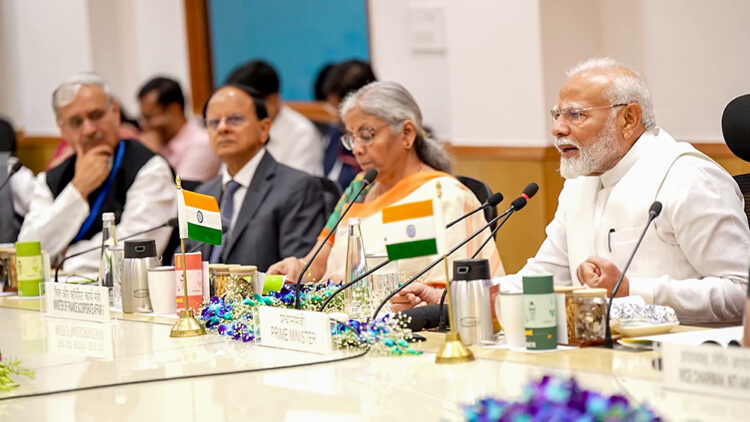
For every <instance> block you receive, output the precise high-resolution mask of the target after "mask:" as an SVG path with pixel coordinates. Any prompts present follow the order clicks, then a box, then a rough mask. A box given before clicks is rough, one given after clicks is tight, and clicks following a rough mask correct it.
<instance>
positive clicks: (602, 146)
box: [555, 115, 620, 179]
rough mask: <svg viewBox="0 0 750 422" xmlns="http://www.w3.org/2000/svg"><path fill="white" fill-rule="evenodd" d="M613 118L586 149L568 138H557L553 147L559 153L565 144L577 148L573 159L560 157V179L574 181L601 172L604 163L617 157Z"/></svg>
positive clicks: (618, 149)
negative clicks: (579, 177)
mask: <svg viewBox="0 0 750 422" xmlns="http://www.w3.org/2000/svg"><path fill="white" fill-rule="evenodd" d="M615 116H616V115H613V116H611V117H610V119H609V121H608V122H607V125H606V126H605V127H604V128H602V130H601V132H599V135H597V136H596V138H595V139H594V140H593V141H592V142H591V143H589V145H588V146H586V147H583V146H582V145H581V144H580V143H578V142H576V141H574V140H573V139H570V138H557V140H555V147H556V148H557V150H558V151H560V152H562V150H560V146H561V145H565V144H569V145H574V146H575V147H576V148H578V155H576V156H575V157H571V158H563V157H560V175H561V176H562V177H564V178H566V179H574V178H576V177H578V176H587V175H590V174H592V173H598V172H602V171H603V170H604V169H603V167H604V166H605V165H606V163H607V162H609V161H610V160H612V158H613V157H616V156H618V155H619V153H620V143H619V142H618V141H617V132H616V129H615V119H614V117H615Z"/></svg>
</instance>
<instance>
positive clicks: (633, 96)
mask: <svg viewBox="0 0 750 422" xmlns="http://www.w3.org/2000/svg"><path fill="white" fill-rule="evenodd" d="M609 70H619V71H620V74H619V75H617V76H616V77H615V78H614V80H613V81H612V86H611V87H610V88H609V89H608V90H607V92H606V93H605V95H606V96H607V98H608V99H609V101H610V102H611V104H630V103H636V104H639V105H640V106H641V110H642V116H641V123H643V126H645V127H646V129H648V130H652V129H654V128H655V127H656V118H655V117H654V105H653V103H652V101H651V92H650V91H649V89H648V85H646V81H645V79H643V77H642V76H641V75H640V73H638V72H637V71H636V70H635V69H633V68H631V67H630V66H627V65H625V64H622V63H619V62H617V61H615V60H613V59H610V58H609V57H601V58H593V59H589V60H586V61H584V62H581V63H578V64H577V65H576V66H575V67H573V68H572V69H570V70H569V71H568V73H567V76H568V78H570V77H572V76H574V75H577V74H579V73H581V72H586V71H609Z"/></svg>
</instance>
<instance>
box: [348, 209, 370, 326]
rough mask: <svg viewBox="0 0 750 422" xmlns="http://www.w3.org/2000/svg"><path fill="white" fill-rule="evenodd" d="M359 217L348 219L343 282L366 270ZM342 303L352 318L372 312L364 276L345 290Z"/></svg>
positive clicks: (367, 281)
mask: <svg viewBox="0 0 750 422" xmlns="http://www.w3.org/2000/svg"><path fill="white" fill-rule="evenodd" d="M359 224H360V221H359V218H350V219H349V239H348V240H349V241H348V244H347V247H346V273H345V274H344V283H349V282H350V281H352V280H354V279H356V278H358V277H359V276H361V275H362V274H364V273H366V272H367V261H366V260H365V247H364V243H363V242H362V232H361V231H360V229H359ZM344 305H345V307H346V313H347V314H349V317H350V318H352V319H358V320H363V319H367V317H369V316H370V314H371V313H372V300H371V296H370V281H369V280H368V279H367V278H365V279H363V280H360V281H358V282H357V283H355V284H354V285H353V286H351V287H349V288H348V289H346V291H345V296H344Z"/></svg>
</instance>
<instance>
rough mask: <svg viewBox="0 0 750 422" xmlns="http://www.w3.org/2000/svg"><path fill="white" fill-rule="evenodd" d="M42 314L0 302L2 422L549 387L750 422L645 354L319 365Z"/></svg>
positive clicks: (451, 404)
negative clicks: (15, 363)
mask: <svg viewBox="0 0 750 422" xmlns="http://www.w3.org/2000/svg"><path fill="white" fill-rule="evenodd" d="M39 307H40V304H39V300H38V299H22V298H18V297H12V296H3V297H0V351H2V353H3V357H4V358H9V357H17V358H20V359H22V360H23V363H24V365H25V366H28V367H31V368H33V369H34V370H35V371H36V376H35V378H34V379H26V378H17V381H20V382H21V386H20V387H18V388H16V389H14V390H12V391H10V392H0V420H2V421H16V420H19V421H42V420H55V421H66V420H76V421H89V420H91V421H99V420H112V421H130V420H138V421H150V420H180V421H225V420H235V419H240V418H241V419H242V420H247V419H250V418H252V419H254V420H264V421H265V420H284V421H286V420H306V421H310V420H313V421H314V420H325V421H338V420H342V421H343V420H346V421H358V420H412V421H413V420H462V419H463V418H464V414H463V406H464V405H466V404H471V403H474V402H475V401H476V400H477V399H479V398H483V397H490V396H491V397H497V398H503V399H517V398H519V397H521V395H522V394H523V390H524V386H525V385H526V383H527V382H528V381H530V380H537V379H539V378H541V377H542V376H544V375H547V374H551V375H559V376H562V377H570V376H572V377H575V379H576V380H577V381H578V382H579V383H580V384H581V386H582V387H583V388H586V389H589V390H595V391H598V392H601V393H604V394H621V395H624V396H625V397H627V398H628V399H629V400H630V401H631V403H645V404H647V405H648V406H649V407H651V408H652V409H653V410H654V411H655V412H656V413H657V414H658V415H660V416H661V417H663V418H664V419H665V420H747V419H748V418H750V400H737V399H730V398H726V397H720V396H711V395H705V394H694V393H687V392H682V391H675V390H673V389H669V388H668V387H667V386H665V385H664V384H663V375H662V373H661V372H660V370H659V369H657V368H658V365H655V362H656V361H658V358H659V353H658V352H655V351H642V352H631V351H622V350H609V349H604V348H581V349H577V348H568V349H565V350H557V351H551V352H536V353H532V352H525V351H514V350H507V349H502V348H499V347H478V346H471V348H472V350H473V352H474V354H475V357H476V360H474V361H473V362H468V363H459V364H442V365H438V364H436V363H435V362H434V361H435V353H436V352H437V351H438V349H439V348H440V346H441V345H442V342H443V338H444V335H443V334H440V333H423V334H424V336H425V337H426V338H427V341H425V342H421V343H416V344H415V346H414V347H415V348H416V349H418V350H421V351H423V353H422V354H420V355H403V356H372V355H365V356H361V353H360V352H359V351H357V350H339V351H335V352H334V353H333V354H326V355H320V354H314V353H304V352H295V351H290V350H282V349H274V348H268V347H262V346H260V345H257V344H253V343H243V342H241V341H235V340H232V339H230V338H227V337H224V336H219V335H216V334H214V333H209V334H207V335H205V336H200V337H193V338H185V339H175V338H170V337H169V333H170V328H171V325H172V324H173V322H174V319H172V318H168V317H158V316H149V315H147V314H120V313H113V317H114V319H113V320H112V321H111V322H108V323H97V322H84V321H76V320H69V319H61V318H53V317H49V316H46V315H45V314H43V313H41V312H40V311H39ZM679 328H680V329H681V330H683V331H684V330H690V329H692V328H690V327H679Z"/></svg>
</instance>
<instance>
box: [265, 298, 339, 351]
mask: <svg viewBox="0 0 750 422" xmlns="http://www.w3.org/2000/svg"><path fill="white" fill-rule="evenodd" d="M258 313H259V317H260V345H261V346H268V347H276V348H280V349H289V350H299V351H302V352H312V353H321V354H324V353H330V352H331V351H332V350H333V344H332V341H331V337H332V334H331V322H330V318H329V316H328V315H327V314H325V313H323V312H313V311H301V310H298V309H284V308H273V307H270V306H261V307H259V308H258Z"/></svg>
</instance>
